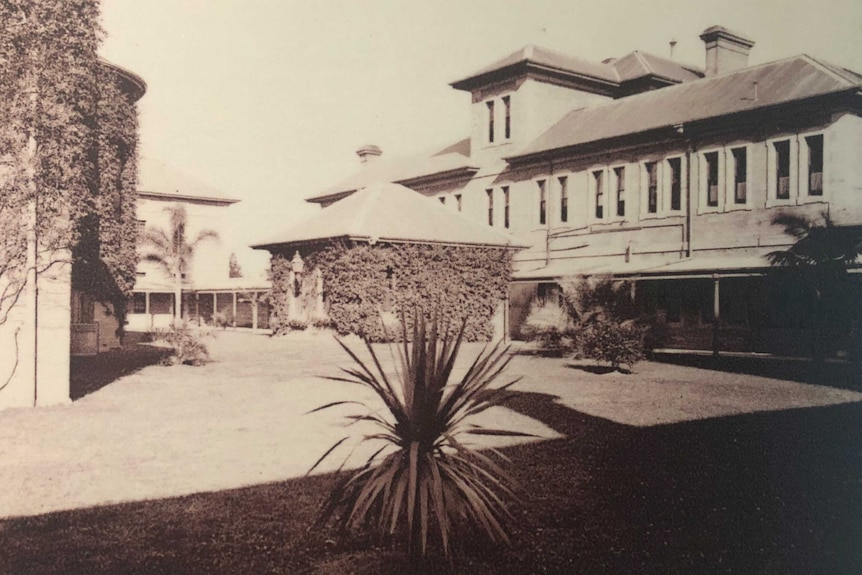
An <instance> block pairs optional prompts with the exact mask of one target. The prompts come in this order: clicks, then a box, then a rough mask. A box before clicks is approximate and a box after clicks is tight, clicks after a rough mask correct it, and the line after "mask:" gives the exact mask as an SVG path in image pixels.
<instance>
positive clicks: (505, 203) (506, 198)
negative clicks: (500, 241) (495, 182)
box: [503, 186, 509, 228]
mask: <svg viewBox="0 0 862 575" xmlns="http://www.w3.org/2000/svg"><path fill="white" fill-rule="evenodd" d="M503 227H504V228H508V227H509V186H503Z"/></svg>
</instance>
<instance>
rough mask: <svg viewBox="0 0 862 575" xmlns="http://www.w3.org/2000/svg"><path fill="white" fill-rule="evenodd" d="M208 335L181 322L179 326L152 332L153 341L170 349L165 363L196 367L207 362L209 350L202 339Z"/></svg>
mask: <svg viewBox="0 0 862 575" xmlns="http://www.w3.org/2000/svg"><path fill="white" fill-rule="evenodd" d="M210 335H211V334H210V332H209V331H208V330H207V329H206V328H202V327H198V326H190V325H189V324H188V323H186V322H183V323H182V324H180V325H172V326H171V327H167V328H161V329H156V330H154V332H153V339H154V341H156V342H160V343H163V344H165V345H167V347H169V348H170V350H171V353H170V355H169V356H168V357H167V359H166V363H168V364H170V365H176V364H178V363H183V364H186V365H195V366H197V365H203V364H205V363H206V362H207V361H208V360H209V350H208V349H207V346H206V344H205V343H204V339H206V338H207V337H209V336H210Z"/></svg>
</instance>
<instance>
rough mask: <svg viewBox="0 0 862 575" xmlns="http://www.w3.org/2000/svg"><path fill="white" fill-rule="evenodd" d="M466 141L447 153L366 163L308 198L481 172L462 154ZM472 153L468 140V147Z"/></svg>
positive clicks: (327, 196)
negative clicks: (378, 184)
mask: <svg viewBox="0 0 862 575" xmlns="http://www.w3.org/2000/svg"><path fill="white" fill-rule="evenodd" d="M463 142H464V141H463V140H462V141H460V142H458V143H456V144H454V145H453V146H450V147H449V148H447V150H450V149H452V150H455V151H447V150H443V151H442V152H439V153H436V154H434V155H431V156H429V155H416V156H410V157H406V158H392V159H389V158H381V159H378V160H374V161H372V162H369V163H367V164H364V165H363V166H362V168H361V169H360V170H359V171H357V172H356V173H354V174H352V175H351V176H350V177H348V178H347V179H345V180H342V181H341V182H339V183H338V184H336V185H334V186H332V187H331V188H328V189H326V190H324V191H323V192H322V193H320V194H317V195H315V196H312V197H310V198H307V199H306V201H309V202H315V201H321V200H325V199H328V198H330V197H332V196H335V195H339V194H344V193H349V192H353V191H356V190H358V189H360V188H364V187H365V186H368V185H370V184H373V183H375V182H396V183H399V182H408V181H410V180H414V179H417V178H421V177H424V176H431V175H434V174H442V173H446V172H452V171H457V170H478V165H477V164H476V163H475V162H472V161H471V160H470V158H469V157H467V156H465V155H464V154H462V153H460V152H461V151H464V150H465V146H464V143H463ZM466 149H467V150H469V141H468V144H467V146H466Z"/></svg>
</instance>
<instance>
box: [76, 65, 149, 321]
mask: <svg viewBox="0 0 862 575" xmlns="http://www.w3.org/2000/svg"><path fill="white" fill-rule="evenodd" d="M97 78H98V87H99V92H98V101H97V107H96V116H95V119H96V127H97V130H96V140H95V141H94V145H95V151H94V155H93V162H94V168H95V170H96V174H95V176H96V177H95V178H94V179H93V180H92V182H91V186H90V198H89V200H90V204H89V210H88V213H87V214H86V215H84V216H83V217H82V218H80V219H79V220H78V232H79V241H78V243H77V245H76V249H75V266H74V268H73V276H72V280H73V286H74V287H75V288H76V289H80V290H82V291H86V292H88V293H89V294H91V295H92V296H93V297H94V298H95V299H96V300H98V301H102V302H108V303H111V304H112V307H113V312H114V314H115V315H116V317H117V322H118V325H119V326H120V328H121V329H122V326H123V325H124V324H125V315H126V301H127V300H128V299H129V298H130V297H131V295H132V289H133V288H134V285H135V278H136V271H137V263H138V253H137V249H136V243H137V226H136V219H135V202H136V193H137V174H138V167H137V146H138V113H137V106H136V105H135V102H134V101H133V100H132V99H131V98H130V97H129V95H128V94H126V93H125V92H124V91H123V90H122V84H121V78H120V77H119V75H118V74H117V72H116V71H114V70H113V69H111V68H108V67H100V69H99V71H98V75H97Z"/></svg>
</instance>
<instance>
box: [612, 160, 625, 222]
mask: <svg viewBox="0 0 862 575" xmlns="http://www.w3.org/2000/svg"><path fill="white" fill-rule="evenodd" d="M614 181H615V182H616V187H617V216H618V217H620V218H622V217H624V216H625V215H626V169H625V168H624V167H619V168H614Z"/></svg>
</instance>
